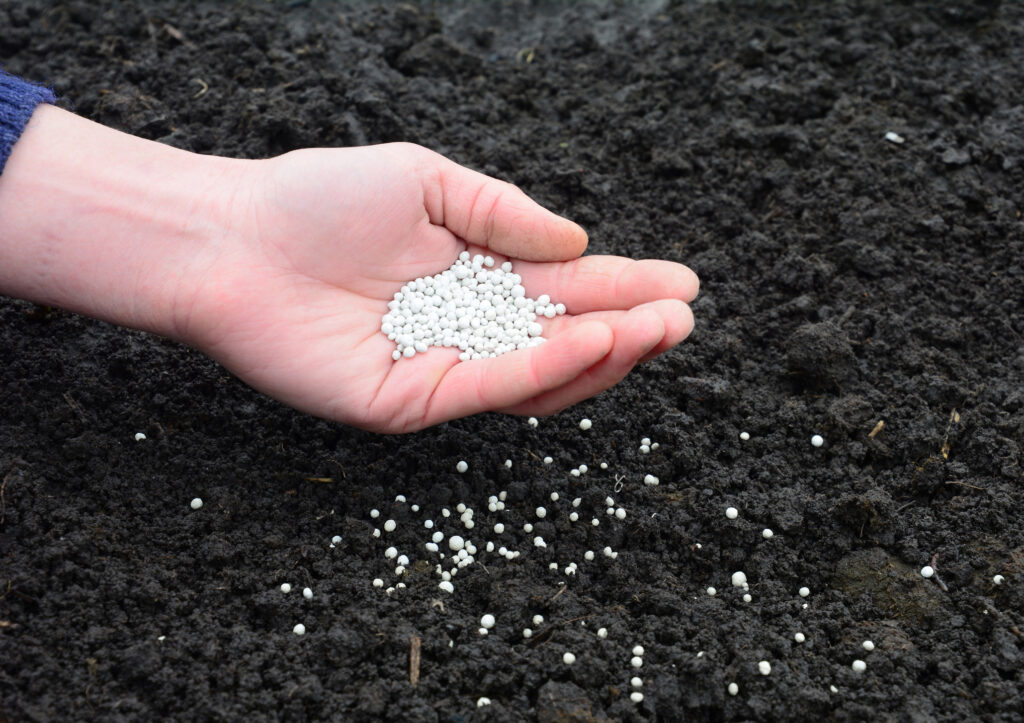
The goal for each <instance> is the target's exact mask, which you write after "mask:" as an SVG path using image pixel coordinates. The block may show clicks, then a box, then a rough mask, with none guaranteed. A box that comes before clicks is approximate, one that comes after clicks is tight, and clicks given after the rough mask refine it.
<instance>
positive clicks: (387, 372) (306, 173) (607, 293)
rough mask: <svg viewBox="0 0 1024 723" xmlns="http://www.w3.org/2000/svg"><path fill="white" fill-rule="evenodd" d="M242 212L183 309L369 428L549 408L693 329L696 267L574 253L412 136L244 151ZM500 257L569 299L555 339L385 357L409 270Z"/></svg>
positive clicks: (405, 427)
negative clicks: (247, 160)
mask: <svg viewBox="0 0 1024 723" xmlns="http://www.w3.org/2000/svg"><path fill="white" fill-rule="evenodd" d="M251 168H252V171H251V175H250V176H249V177H248V178H247V179H246V182H245V184H243V187H244V192H242V191H236V195H243V196H244V197H245V201H244V202H243V203H237V202H235V203H232V204H226V205H228V206H230V207H231V208H233V209H245V210H244V212H242V211H235V212H233V213H235V215H236V216H239V218H234V219H231V226H232V227H234V228H235V229H236V233H235V235H234V237H233V240H231V241H224V242H223V244H222V246H221V247H220V248H218V249H217V251H216V253H215V254H214V256H213V257H212V260H211V261H210V263H209V264H208V265H207V266H206V268H205V269H204V272H203V274H202V284H201V286H200V287H199V289H200V290H199V291H197V292H196V294H195V300H194V302H193V303H192V305H191V308H190V310H189V318H188V327H189V335H190V337H191V338H192V340H193V343H195V344H196V345H197V346H198V347H199V348H200V349H202V350H203V351H204V352H206V353H208V354H210V355H211V356H212V357H214V358H215V359H217V360H218V361H220V362H221V363H222V364H224V365H225V366H226V367H227V368H228V369H230V370H231V371H232V372H234V373H235V374H237V375H238V376H239V377H241V378H242V379H243V380H244V381H246V382H247V383H249V384H251V385H252V386H253V387H255V388H256V389H259V390H260V391H263V392H265V393H267V394H269V395H271V396H273V397H276V398H277V399H279V400H281V401H283V402H285V403H287V404H290V405H292V406H294V407H296V408H298V409H302V410H304V411H307V412H309V413H312V414H316V415H318V416H322V417H325V418H328V419H333V420H337V421H342V422H345V423H348V424H352V425H355V426H359V427H363V428H366V429H371V430H375V431H381V432H406V431H413V430H416V429H420V428H423V427H427V426H430V425H432V424H437V423H439V422H443V421H446V420H449V419H453V418H456V417H461V416H466V415H470V414H475V413H477V412H481V411H487V410H501V411H506V412H510V413H516V414H548V413H552V412H555V411H558V410H559V409H562V408H564V407H566V406H569V405H571V404H573V403H575V402H578V401H580V400H582V399H586V398H587V397H590V396H593V395H594V394H597V393H598V392H600V391H603V390H604V389H607V388H608V387H610V386H612V385H613V384H615V383H617V382H618V381H619V380H621V379H622V377H623V376H625V375H626V374H627V373H628V372H629V370H630V369H632V368H633V366H634V365H635V364H636V363H637V362H638V361H641V360H643V359H645V358H649V357H651V356H654V355H656V354H659V353H661V352H663V351H665V350H666V349H668V348H669V347H671V346H673V345H674V344H677V343H679V342H680V341H681V340H682V339H684V338H685V337H686V335H687V334H688V333H689V332H690V330H691V328H692V326H693V318H692V316H691V314H690V310H689V307H688V306H687V305H686V302H689V301H691V300H692V299H693V297H694V296H695V295H696V293H697V286H698V282H697V278H696V276H695V275H694V274H693V272H691V271H690V270H689V269H687V268H686V267H684V266H681V265H679V264H675V263H671V262H667V261H630V260H628V259H624V258H619V257H610V256H604V257H600V256H591V257H583V258H578V257H579V256H580V254H582V252H583V250H584V249H585V247H586V242H587V239H586V234H585V233H584V232H583V230H582V229H580V228H579V227H578V226H577V225H576V224H574V223H572V222H570V221H567V220H565V219H562V218H560V217H558V216H556V215H554V214H552V213H550V212H549V211H546V210H544V209H543V208H542V207H540V206H539V205H537V204H536V203H534V202H533V201H532V200H530V199H529V198H528V197H527V196H526V195H525V194H523V193H522V192H521V191H519V190H518V189H517V188H515V187H514V186H511V185H509V184H507V183H504V182H501V181H497V180H495V179H492V178H489V177H487V176H484V175H482V174H479V173H476V172H474V171H470V170H468V169H466V168H463V167H461V166H459V165H457V164H455V163H453V162H451V161H449V160H447V159H445V158H444V157H442V156H440V155H438V154H435V153H432V152H430V151H428V150H426V149H424V148H421V147H419V146H415V145H410V144H388V145H382V146H371V147H365V148H347V149H309V150H303V151H296V152H293V153H289V154H286V155H284V156H281V157H279V158H275V159H272V160H269V161H262V162H258V163H256V164H254V165H253V166H252V167H251ZM467 248H468V249H469V251H470V252H472V253H475V252H478V251H479V252H485V253H487V254H489V255H491V256H493V257H494V258H495V260H496V261H497V262H498V263H500V262H502V261H505V260H511V261H512V262H513V264H514V266H515V269H514V270H515V271H516V273H518V274H520V275H521V276H522V279H523V281H522V283H523V286H525V287H526V291H527V294H529V295H530V296H533V297H536V296H538V295H540V294H542V293H547V294H549V295H550V296H551V297H552V299H553V300H555V301H560V302H562V303H564V304H565V305H566V307H567V309H568V313H567V314H566V316H564V317H558V318H556V319H552V320H545V319H540V321H541V322H543V325H544V327H545V331H544V335H545V336H546V337H548V339H549V341H548V343H546V344H542V345H540V346H537V347H533V348H529V349H523V350H520V351H515V352H512V353H509V354H505V355H502V356H500V357H496V358H491V359H479V360H473V361H469V362H459V360H458V352H459V350H458V349H440V348H436V349H430V350H428V352H427V353H425V354H417V355H416V356H415V357H413V358H411V359H401V360H399V361H397V362H396V361H393V360H392V357H391V353H392V351H393V350H394V348H395V347H394V343H393V342H391V341H389V340H388V339H387V337H386V336H384V335H383V334H382V333H381V332H380V322H381V316H382V315H383V314H384V313H385V312H386V311H387V302H388V301H389V300H390V299H391V298H392V296H393V295H394V293H395V292H396V291H397V290H398V289H399V288H400V287H401V286H402V285H403V284H404V283H406V282H407V281H409V280H411V279H414V278H416V277H419V276H424V275H428V274H436V273H440V272H441V271H443V270H444V269H446V268H448V267H449V266H450V265H451V264H452V262H453V261H454V260H455V258H456V257H457V256H458V254H459V253H460V252H461V251H463V250H465V249H467Z"/></svg>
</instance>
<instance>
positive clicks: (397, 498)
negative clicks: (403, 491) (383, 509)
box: [395, 495, 405, 504]
mask: <svg viewBox="0 0 1024 723" xmlns="http://www.w3.org/2000/svg"><path fill="white" fill-rule="evenodd" d="M395 502H401V503H403V504H404V503H405V495H395Z"/></svg>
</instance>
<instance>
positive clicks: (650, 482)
mask: <svg viewBox="0 0 1024 723" xmlns="http://www.w3.org/2000/svg"><path fill="white" fill-rule="evenodd" d="M660 482H661V480H659V479H658V478H657V477H655V476H654V475H653V474H648V475H644V484H645V485H647V486H648V487H657V486H658V484H659V483H660Z"/></svg>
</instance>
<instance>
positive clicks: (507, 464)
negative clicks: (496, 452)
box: [505, 459, 512, 469]
mask: <svg viewBox="0 0 1024 723" xmlns="http://www.w3.org/2000/svg"><path fill="white" fill-rule="evenodd" d="M505 468H506V469H512V460H510V459H506V460H505Z"/></svg>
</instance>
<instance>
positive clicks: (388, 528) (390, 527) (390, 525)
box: [384, 520, 398, 532]
mask: <svg viewBox="0 0 1024 723" xmlns="http://www.w3.org/2000/svg"><path fill="white" fill-rule="evenodd" d="M397 527H398V523H397V522H395V521H394V520H387V521H385V522H384V532H394V531H395V528H397Z"/></svg>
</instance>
